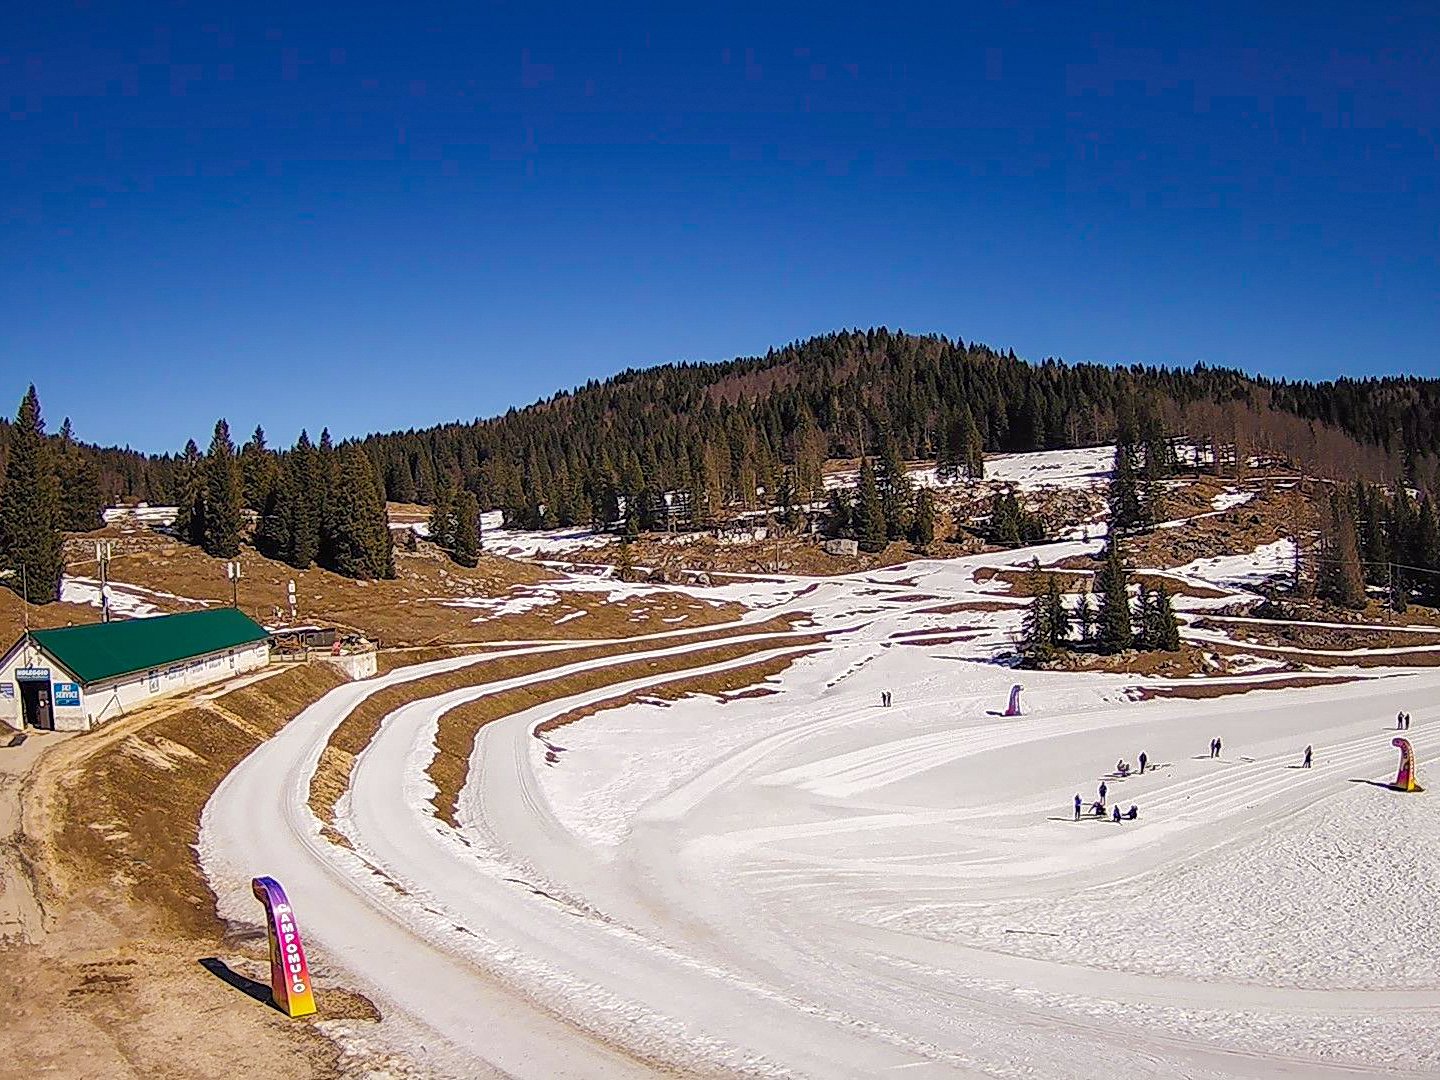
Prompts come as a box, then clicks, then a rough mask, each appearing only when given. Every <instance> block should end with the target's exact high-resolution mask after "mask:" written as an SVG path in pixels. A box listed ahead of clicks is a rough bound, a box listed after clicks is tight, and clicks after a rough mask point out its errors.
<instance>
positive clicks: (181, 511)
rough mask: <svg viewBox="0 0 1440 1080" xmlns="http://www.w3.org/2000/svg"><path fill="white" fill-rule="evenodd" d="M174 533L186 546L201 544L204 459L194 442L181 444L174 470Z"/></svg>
mask: <svg viewBox="0 0 1440 1080" xmlns="http://www.w3.org/2000/svg"><path fill="white" fill-rule="evenodd" d="M175 483H176V492H175V503H176V508H175V533H176V535H177V536H179V537H180V539H182V540H184V541H185V542H186V543H187V544H194V545H195V546H196V547H199V546H200V545H201V544H202V543H204V542H205V459H204V458H203V457H201V456H200V448H199V447H198V446H196V445H195V440H194V439H190V440H188V441H187V442H186V443H185V452H184V453H183V454H182V455H181V457H180V461H179V463H178V464H177V466H176V469H175Z"/></svg>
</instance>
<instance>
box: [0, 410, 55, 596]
mask: <svg viewBox="0 0 1440 1080" xmlns="http://www.w3.org/2000/svg"><path fill="white" fill-rule="evenodd" d="M0 565H3V566H4V568H5V569H7V570H11V571H13V574H12V575H11V576H10V577H8V578H6V579H4V584H5V585H6V587H7V588H9V589H11V590H12V591H14V592H16V593H20V594H22V595H24V596H25V597H26V599H27V600H29V601H30V603H32V604H48V603H50V602H51V601H52V600H58V599H59V598H60V579H61V577H62V575H63V574H64V572H65V548H64V538H63V537H62V536H61V534H60V496H59V491H58V489H57V485H56V482H55V473H54V469H53V466H52V463H51V461H50V448H49V446H47V445H46V442H45V421H44V418H43V417H42V416H41V414H40V398H39V395H37V394H36V393H35V387H34V385H33V384H32V385H31V386H30V389H29V390H27V391H26V393H25V397H24V398H22V399H21V401H20V410H19V412H18V413H17V414H16V416H15V422H14V423H13V424H12V425H11V426H10V446H9V453H8V455H7V456H6V461H5V480H4V484H3V485H0Z"/></svg>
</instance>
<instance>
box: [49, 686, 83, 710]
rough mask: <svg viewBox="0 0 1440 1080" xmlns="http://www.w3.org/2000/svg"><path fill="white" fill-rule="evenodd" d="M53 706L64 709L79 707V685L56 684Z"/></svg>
mask: <svg viewBox="0 0 1440 1080" xmlns="http://www.w3.org/2000/svg"><path fill="white" fill-rule="evenodd" d="M55 705H56V706H57V707H58V708H62V709H63V708H64V707H65V706H67V705H71V706H74V707H75V708H79V707H80V684H79V683H74V682H57V683H56V684H55Z"/></svg>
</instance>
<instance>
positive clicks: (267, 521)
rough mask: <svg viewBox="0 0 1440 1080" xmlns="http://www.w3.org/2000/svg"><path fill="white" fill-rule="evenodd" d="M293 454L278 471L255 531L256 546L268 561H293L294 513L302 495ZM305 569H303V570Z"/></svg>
mask: <svg viewBox="0 0 1440 1080" xmlns="http://www.w3.org/2000/svg"><path fill="white" fill-rule="evenodd" d="M295 471H296V470H295V462H294V457H293V455H292V456H291V458H290V459H289V460H287V461H285V462H284V463H283V464H282V465H281V466H280V467H279V468H278V469H276V472H275V482H274V483H273V484H271V485H270V491H269V494H268V495H266V497H265V506H264V508H263V509H262V510H261V511H260V524H259V526H258V527H257V528H256V529H255V547H256V549H257V550H258V551H259V552H260V554H262V555H264V556H265V557H266V558H267V559H282V560H284V561H285V562H290V561H291V556H292V552H293V550H294V533H295V511H296V503H297V502H298V499H299V495H298V492H297V486H298V482H297V480H296V477H295ZM302 569H303V567H302Z"/></svg>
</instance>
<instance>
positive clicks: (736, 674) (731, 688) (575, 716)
mask: <svg viewBox="0 0 1440 1080" xmlns="http://www.w3.org/2000/svg"><path fill="white" fill-rule="evenodd" d="M812 655H814V653H813V651H812V652H804V653H796V654H795V655H793V656H777V657H774V658H772V659H770V660H761V661H759V662H757V663H754V664H746V665H745V666H744V667H738V668H731V669H730V670H729V671H720V672H715V673H713V674H710V675H697V676H696V677H695V678H693V679H676V680H675V681H674V682H667V683H661V684H660V685H659V686H656V687H653V688H652V689H649V690H633V691H631V692H630V693H628V694H618V695H616V696H615V697H613V698H606V699H605V700H604V701H597V702H594V703H593V704H590V705H582V706H581V707H580V708H578V709H571V710H570V711H569V712H565V713H561V714H560V715H559V716H556V717H552V718H551V719H549V720H546V721H545V722H544V723H543V724H541V725H540V726H539V727H537V728H536V729H535V733H536V734H537V735H545V734H548V733H549V732H552V731H557V730H559V729H560V728H562V727H565V726H566V725H567V724H573V723H575V722H576V721H578V720H584V719H585V718H586V717H589V716H595V715H596V714H597V713H602V712H608V711H609V710H611V709H619V708H623V707H624V706H626V705H635V704H638V703H639V702H642V701H679V700H680V699H681V698H687V697H697V696H701V695H705V696H709V697H713V698H715V699H716V700H718V701H719V702H720V703H721V704H725V703H727V702H731V701H740V700H742V699H745V698H755V697H765V696H767V695H769V694H775V693H779V691H777V690H775V689H774V688H773V687H766V686H757V685H756V684H757V683H762V682H764V681H765V680H766V679H769V678H770V677H771V676H774V675H779V674H780V673H781V672H782V671H785V670H786V669H787V668H788V667H790V665H791V664H793V663H794V662H795V661H796V660H799V659H800V658H801V657H802V656H812Z"/></svg>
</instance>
